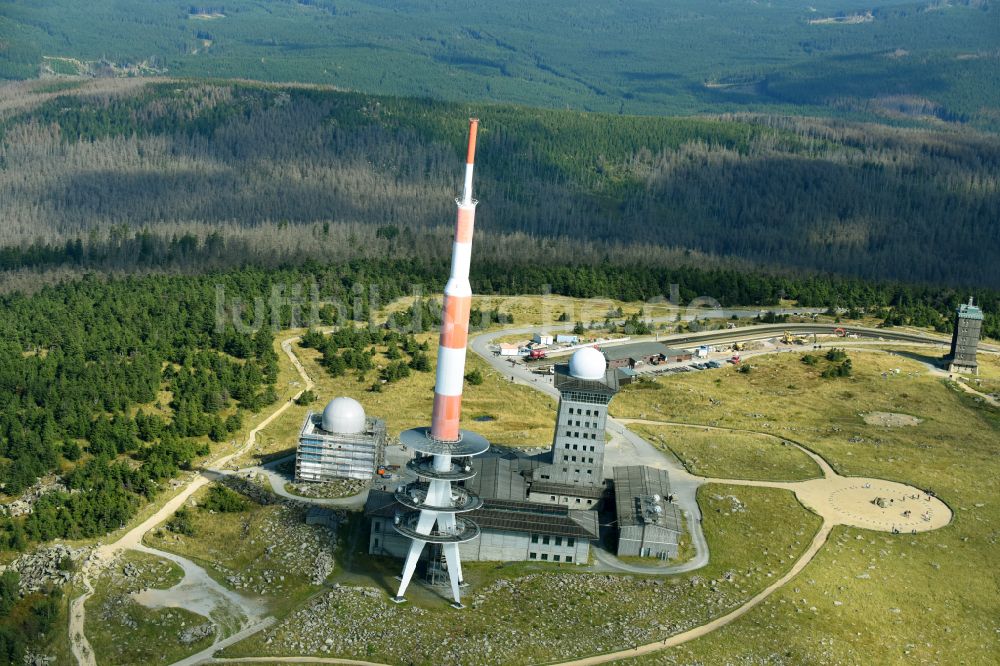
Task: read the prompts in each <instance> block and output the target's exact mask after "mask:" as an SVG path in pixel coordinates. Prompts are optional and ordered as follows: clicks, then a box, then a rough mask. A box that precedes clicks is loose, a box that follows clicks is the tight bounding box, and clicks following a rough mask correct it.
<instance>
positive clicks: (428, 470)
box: [406, 456, 476, 481]
mask: <svg viewBox="0 0 1000 666" xmlns="http://www.w3.org/2000/svg"><path fill="white" fill-rule="evenodd" d="M406 468H407V469H409V470H410V471H412V472H413V473H414V474H416V475H417V476H419V477H420V478H421V479H431V480H438V481H465V480H467V479H471V478H472V477H474V476H475V475H476V470H474V469H472V465H470V464H469V463H468V461H463V462H462V463H457V462H455V461H454V460H452V461H451V465H450V466H449V467H448V469H447V470H445V471H439V470H436V469H434V458H433V457H428V456H422V457H420V458H411V459H410V460H409V462H407V463H406Z"/></svg>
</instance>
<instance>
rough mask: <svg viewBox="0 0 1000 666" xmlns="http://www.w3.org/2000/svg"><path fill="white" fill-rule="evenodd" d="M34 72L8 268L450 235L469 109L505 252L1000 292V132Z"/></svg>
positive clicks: (486, 202)
mask: <svg viewBox="0 0 1000 666" xmlns="http://www.w3.org/2000/svg"><path fill="white" fill-rule="evenodd" d="M27 85H29V84H21V86H22V87H24V86H27ZM34 85H35V86H36V87H40V88H41V92H37V93H36V94H35V97H34V98H32V97H31V95H30V94H28V93H25V92H24V91H20V92H18V93H17V94H11V95H9V96H8V97H7V98H5V97H4V96H3V95H0V109H2V108H4V106H5V105H6V106H7V107H8V110H7V111H6V112H2V111H0V133H2V136H0V201H2V202H3V208H2V210H3V215H4V221H5V223H4V226H3V231H2V232H0V246H5V247H7V248H19V249H9V250H8V251H6V252H0V267H4V268H16V267H19V266H24V265H37V264H39V263H45V262H46V261H47V259H46V257H48V256H49V255H47V254H46V253H53V252H54V253H55V255H56V256H55V257H54V259H53V260H55V259H59V257H63V258H65V257H70V258H71V259H72V260H74V261H78V260H80V259H81V258H82V257H83V255H84V254H85V253H90V252H97V251H99V250H100V251H105V250H108V249H109V248H110V250H109V251H116V250H115V249H116V248H119V247H121V243H122V241H123V239H125V238H131V237H132V235H133V234H134V233H136V232H137V231H139V230H145V231H146V232H147V234H148V236H144V238H143V240H142V243H141V244H140V245H139V246H137V247H135V248H134V250H135V253H136V255H137V256H129V257H123V258H122V261H126V262H134V261H142V260H143V259H144V258H145V259H146V260H148V259H150V258H151V257H153V256H155V255H157V253H158V252H159V249H158V248H159V246H158V245H157V244H156V242H155V241H156V237H161V238H166V239H170V238H174V241H173V242H174V243H176V242H177V237H178V236H179V235H183V234H184V233H186V232H191V233H192V234H194V235H195V236H197V237H200V238H205V237H207V236H208V235H209V234H211V233H212V232H218V233H221V234H223V235H225V236H243V237H245V238H247V239H250V240H251V241H252V244H253V245H255V246H256V247H257V249H258V250H259V249H261V248H273V249H274V250H275V253H276V255H280V256H295V257H299V258H302V257H308V256H315V257H325V258H328V259H329V258H331V257H333V256H337V257H340V258H345V259H349V258H352V257H357V256H360V255H361V254H363V253H364V252H363V242H361V239H362V238H363V237H364V230H366V229H367V230H369V231H368V233H373V232H377V233H378V234H392V235H396V234H399V233H400V232H401V231H405V232H406V233H417V234H419V233H421V232H433V231H434V230H444V231H447V230H448V229H450V225H451V221H452V219H453V215H454V211H453V207H452V204H451V198H452V196H453V195H454V190H455V187H456V186H457V185H456V184H457V182H458V181H457V170H456V164H460V160H461V157H460V149H461V148H460V147H461V142H462V136H461V132H462V128H463V122H464V121H463V119H464V117H466V116H468V115H470V114H478V115H479V116H480V117H481V118H482V128H483V129H482V137H481V150H480V151H479V153H480V163H479V164H480V168H479V170H478V174H479V175H478V177H477V181H476V193H477V196H478V197H479V198H480V199H481V200H482V201H483V204H482V205H481V206H480V209H481V210H480V213H479V224H478V227H479V229H480V230H481V231H482V232H483V233H484V234H485V236H484V238H485V239H491V238H492V240H493V241H496V242H495V243H494V244H492V245H491V244H489V241H487V243H486V244H482V245H480V246H479V247H480V250H479V251H481V252H488V253H490V254H491V255H492V258H494V259H500V260H502V259H503V256H505V255H509V254H510V253H518V254H521V253H527V255H526V256H528V255H531V254H532V253H536V252H541V256H547V257H548V259H550V260H553V259H554V260H557V261H570V262H573V261H579V260H581V259H582V258H584V257H590V259H591V260H592V261H598V262H599V261H602V258H606V257H607V256H608V253H609V252H618V253H619V255H621V256H624V257H625V258H627V257H628V256H629V253H631V255H632V256H634V257H635V258H636V259H637V260H638V259H640V258H644V257H647V256H649V255H650V254H656V253H661V254H662V253H663V252H667V251H670V252H673V253H675V254H676V253H684V252H693V253H695V255H696V257H697V256H698V255H701V256H714V257H717V258H720V259H724V260H733V259H735V260H740V261H744V262H749V263H753V264H757V265H763V266H768V267H774V268H792V269H802V270H807V271H825V272H833V273H839V274H844V275H853V276H859V277H865V278H883V279H885V278H890V279H899V280H906V281H926V282H934V283H938V284H956V285H979V286H992V287H996V286H1000V265H998V264H997V262H996V261H995V258H996V256H998V254H1000V228H998V227H997V225H996V219H995V216H996V211H997V210H1000V186H998V183H1000V139H998V138H996V137H993V136H990V135H982V134H977V133H973V132H956V131H937V132H935V131H928V130H921V131H918V130H901V129H891V128H886V127H881V126H872V125H863V126H862V125H852V124H844V123H840V122H832V121H822V120H810V119H787V118H785V119H781V118H772V117H754V116H745V117H712V118H686V119H667V118H650V117H628V116H624V117H622V116H610V115H598V114H580V113H575V112H560V111H543V110H532V109H525V108H519V107H511V106H493V105H484V104H478V105H471V106H470V105H456V104H450V103H440V102H429V101H415V100H409V99H401V98H389V97H371V96H366V95H361V94H354V93H338V92H334V91H328V90H317V89H308V88H302V87H299V88H268V87H261V86H257V85H246V84H230V83H212V84H197V83H183V82H165V83H158V84H151V85H143V84H136V83H128V84H125V82H122V83H120V84H119V83H115V82H108V83H107V84H93V85H92V86H84V87H82V88H80V89H79V90H76V91H62V92H51V91H49V92H46V91H48V89H47V88H44V87H42V86H41V84H38V83H36V84H34ZM8 92H9V91H8ZM331 234H332V235H331ZM359 234H360V235H359ZM501 237H503V238H506V241H505V242H504V243H500V241H499V240H498V239H500V238H501ZM543 240H544V241H545V242H544V243H542V241H543ZM67 242H68V244H67ZM406 245H407V244H403V246H402V247H403V248H404V249H403V250H401V251H404V252H418V253H419V252H421V251H422V250H421V249H420V247H416V248H414V247H412V246H411V247H410V248H409V249H405V248H406ZM102 248H103V249H102ZM615 248H619V249H618V250H616V249H615ZM622 248H624V249H622ZM181 249H183V248H181ZM233 259H234V260H239V259H240V257H234V258H233ZM693 260H697V259H696V258H695V259H693ZM661 263H662V262H661Z"/></svg>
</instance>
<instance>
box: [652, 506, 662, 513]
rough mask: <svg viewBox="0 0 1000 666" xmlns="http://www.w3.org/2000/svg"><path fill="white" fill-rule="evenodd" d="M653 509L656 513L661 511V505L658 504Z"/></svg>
mask: <svg viewBox="0 0 1000 666" xmlns="http://www.w3.org/2000/svg"><path fill="white" fill-rule="evenodd" d="M653 511H655V512H656V513H663V507H662V506H658V507H656V508H654V509H653Z"/></svg>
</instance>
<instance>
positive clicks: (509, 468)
mask: <svg viewBox="0 0 1000 666" xmlns="http://www.w3.org/2000/svg"><path fill="white" fill-rule="evenodd" d="M472 466H473V468H474V469H475V470H476V475H475V476H474V477H472V478H471V479H468V480H467V481H466V482H465V487H466V488H468V489H469V490H470V491H472V492H473V493H475V494H476V495H478V496H479V497H482V498H483V499H484V500H487V499H501V500H523V499H524V497H525V495H526V494H527V484H526V483H525V482H524V477H523V476H521V472H520V467H519V466H518V460H517V458H512V457H501V456H496V455H493V456H491V455H486V456H482V457H480V458H473V460H472Z"/></svg>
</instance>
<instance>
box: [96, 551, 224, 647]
mask: <svg viewBox="0 0 1000 666" xmlns="http://www.w3.org/2000/svg"><path fill="white" fill-rule="evenodd" d="M128 566H130V567H135V569H134V571H137V572H138V574H137V575H134V576H127V575H125V574H124V573H123V572H124V571H125V568H126V567H128ZM182 577H183V572H182V571H181V569H180V567H178V566H177V565H176V564H174V563H172V562H169V561H167V560H164V559H161V558H159V557H155V556H152V555H147V554H145V553H139V552H135V551H127V552H126V553H124V554H123V555H122V557H121V558H120V560H119V561H118V562H117V563H116V565H115V566H114V567H110V568H108V569H106V570H105V571H104V572H102V574H101V575H100V576H99V577H98V578H97V579H96V580H95V581H94V582H93V584H94V589H95V590H96V591H95V593H94V595H93V596H92V597H91V598H90V599H88V600H87V603H86V613H87V623H86V629H85V630H86V633H87V639H88V640H89V641H90V645H91V647H92V648H93V649H94V653H95V656H96V657H97V661H98V663H108V664H153V663H167V664H168V663H172V662H174V661H176V660H178V659H181V658H182V657H184V656H186V655H189V654H193V653H194V652H197V651H198V650H201V649H204V648H206V647H208V646H209V645H211V643H212V641H213V640H214V635H212V636H206V637H203V638H201V639H199V640H197V641H195V642H192V643H191V644H189V645H184V644H182V643H181V642H180V640H179V636H180V634H181V632H182V631H183V630H184V629H185V628H191V627H193V626H198V625H201V624H204V623H205V622H207V618H204V617H202V616H201V615H198V614H196V613H192V612H190V611H187V610H184V609H180V608H165V609H157V610H151V609H148V608H145V607H144V606H142V605H140V604H139V603H138V602H136V601H135V600H134V599H132V597H131V596H130V595H131V594H132V593H133V592H138V591H141V590H143V589H145V588H149V587H152V588H157V589H167V588H169V587H172V586H173V585H175V584H176V583H178V582H179V581H180V579H181V578H182Z"/></svg>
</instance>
